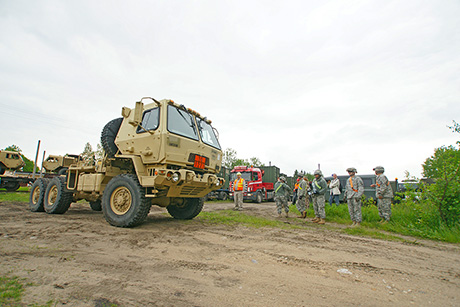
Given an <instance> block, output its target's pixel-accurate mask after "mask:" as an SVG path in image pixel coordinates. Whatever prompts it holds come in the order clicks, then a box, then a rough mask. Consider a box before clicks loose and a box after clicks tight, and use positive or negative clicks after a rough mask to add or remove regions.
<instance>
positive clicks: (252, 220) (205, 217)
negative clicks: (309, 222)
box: [198, 210, 300, 228]
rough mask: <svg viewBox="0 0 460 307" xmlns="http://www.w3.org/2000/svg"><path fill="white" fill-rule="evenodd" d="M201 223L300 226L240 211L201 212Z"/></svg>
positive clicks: (281, 226)
mask: <svg viewBox="0 0 460 307" xmlns="http://www.w3.org/2000/svg"><path fill="white" fill-rule="evenodd" d="M198 218H199V219H200V220H201V221H205V222H209V223H212V224H224V225H244V226H248V227H255V228H261V227H273V228H300V226H296V225H291V224H287V223H285V222H284V221H283V220H273V219H267V218H264V217H258V216H252V215H248V214H244V213H243V212H240V211H233V210H222V211H216V212H201V213H200V215H199V217H198Z"/></svg>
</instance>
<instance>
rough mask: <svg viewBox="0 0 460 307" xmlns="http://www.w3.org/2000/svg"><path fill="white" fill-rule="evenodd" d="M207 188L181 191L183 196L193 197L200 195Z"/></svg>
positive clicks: (186, 188)
mask: <svg viewBox="0 0 460 307" xmlns="http://www.w3.org/2000/svg"><path fill="white" fill-rule="evenodd" d="M205 189H206V187H184V188H183V189H182V190H181V191H180V195H181V196H191V195H198V194H200V193H201V192H203V191H204V190H205Z"/></svg>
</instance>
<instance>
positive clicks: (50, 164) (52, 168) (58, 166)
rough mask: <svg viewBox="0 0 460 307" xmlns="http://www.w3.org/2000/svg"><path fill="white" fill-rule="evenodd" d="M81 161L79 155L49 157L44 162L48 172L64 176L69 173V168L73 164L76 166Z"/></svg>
mask: <svg viewBox="0 0 460 307" xmlns="http://www.w3.org/2000/svg"><path fill="white" fill-rule="evenodd" d="M80 160H81V158H80V156H79V155H70V154H66V155H65V156H57V155H49V156H48V158H46V159H45V161H43V168H44V169H45V170H46V171H47V172H51V173H57V174H59V175H64V174H65V173H66V172H67V169H68V168H69V166H71V165H72V164H76V163H77V162H78V161H80Z"/></svg>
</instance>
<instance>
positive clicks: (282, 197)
mask: <svg viewBox="0 0 460 307" xmlns="http://www.w3.org/2000/svg"><path fill="white" fill-rule="evenodd" d="M290 193H291V188H290V187H289V186H288V185H287V184H286V178H284V177H283V176H281V177H280V178H278V181H277V182H276V183H275V202H276V210H277V211H278V217H281V212H282V211H283V208H284V212H285V214H286V217H289V206H288V199H287V197H286V195H289V194H290Z"/></svg>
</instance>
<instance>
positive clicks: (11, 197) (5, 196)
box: [0, 187, 29, 203]
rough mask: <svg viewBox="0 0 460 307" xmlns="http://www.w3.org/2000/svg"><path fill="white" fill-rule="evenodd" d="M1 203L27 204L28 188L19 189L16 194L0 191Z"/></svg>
mask: <svg viewBox="0 0 460 307" xmlns="http://www.w3.org/2000/svg"><path fill="white" fill-rule="evenodd" d="M1 201H13V202H23V203H28V202H29V188H28V187H20V188H19V189H18V190H17V191H16V192H6V190H3V189H2V190H0V202H1Z"/></svg>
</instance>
